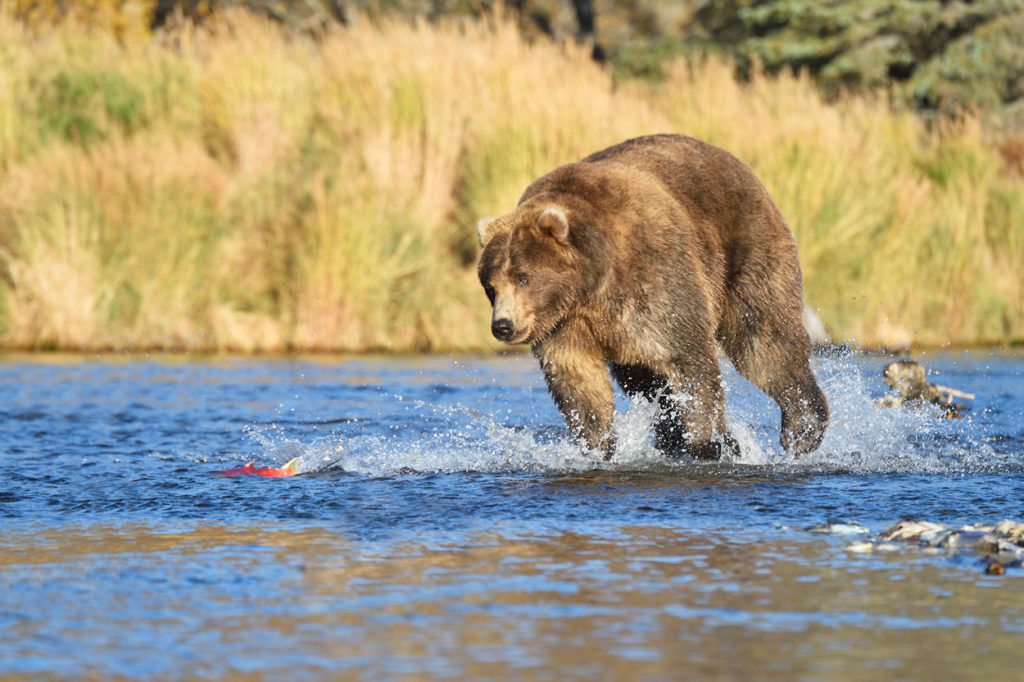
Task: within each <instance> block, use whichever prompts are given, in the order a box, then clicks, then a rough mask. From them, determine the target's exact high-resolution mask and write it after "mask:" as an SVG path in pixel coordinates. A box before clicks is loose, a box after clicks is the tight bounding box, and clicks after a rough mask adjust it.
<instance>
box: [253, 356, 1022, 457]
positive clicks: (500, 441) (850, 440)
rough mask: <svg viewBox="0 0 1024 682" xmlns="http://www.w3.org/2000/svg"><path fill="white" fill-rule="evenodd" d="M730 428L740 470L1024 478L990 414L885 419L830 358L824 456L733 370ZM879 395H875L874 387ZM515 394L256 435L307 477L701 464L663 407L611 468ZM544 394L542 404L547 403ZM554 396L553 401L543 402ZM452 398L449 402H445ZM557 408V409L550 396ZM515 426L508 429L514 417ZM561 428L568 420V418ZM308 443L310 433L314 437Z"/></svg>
mask: <svg viewBox="0 0 1024 682" xmlns="http://www.w3.org/2000/svg"><path fill="white" fill-rule="evenodd" d="M723 370H724V373H725V382H726V399H727V406H728V407H727V411H728V422H729V426H730V429H731V431H732V433H733V434H734V436H735V437H736V439H737V441H738V442H739V444H740V449H741V454H740V456H739V457H738V458H737V459H736V461H734V462H730V463H728V464H730V465H731V466H736V467H751V466H753V467H766V468H778V469H782V470H800V471H807V472H849V473H938V474H959V473H972V472H991V471H999V470H1017V469H1019V468H1020V456H1019V453H1017V454H1015V455H1008V454H1006V453H1002V454H1001V453H998V452H996V451H995V450H994V449H993V448H992V447H991V446H990V445H989V444H988V443H987V442H986V441H985V437H984V436H985V434H984V433H983V432H984V429H985V414H984V413H977V412H969V413H968V415H967V417H966V418H964V419H953V420H951V419H939V418H937V417H938V414H937V411H934V412H933V411H931V410H929V409H923V410H907V409H885V408H879V407H877V406H876V405H875V404H874V401H875V397H876V396H877V395H878V394H880V393H881V388H882V387H881V383H880V381H879V380H878V379H877V378H875V377H867V376H865V374H864V372H863V371H862V369H861V367H860V366H859V365H858V363H857V362H856V361H855V360H854V359H853V358H852V357H851V356H849V355H847V356H836V357H828V358H821V359H819V360H817V361H816V367H815V370H816V373H817V375H818V378H819V382H820V383H821V385H822V388H823V390H824V391H825V394H826V395H827V397H828V400H829V404H830V407H831V411H832V418H831V423H830V425H829V429H828V431H827V433H826V436H825V439H824V442H823V443H822V445H821V447H820V448H819V449H818V450H817V451H815V452H813V453H810V454H808V455H804V456H802V457H799V458H796V457H793V456H791V455H789V454H787V453H785V452H784V451H783V450H782V448H781V446H780V445H779V443H778V436H779V411H778V407H777V406H776V405H775V404H774V403H773V402H772V401H771V400H770V399H769V398H767V397H766V396H765V395H764V394H762V393H761V392H760V391H758V390H757V389H756V388H754V387H753V386H752V385H751V384H749V383H748V382H746V381H745V380H744V379H742V378H741V377H739V375H738V374H737V373H736V372H735V371H734V370H733V369H732V368H731V367H730V366H728V363H727V362H723ZM873 386H874V387H875V390H872V387H873ZM527 391H528V389H527V388H526V387H518V386H517V387H515V388H514V389H512V390H511V391H510V395H509V396H508V400H509V401H510V402H511V403H512V404H513V408H510V409H507V410H503V409H501V406H496V409H495V411H494V412H482V411H481V405H482V404H489V403H490V401H489V400H481V401H480V402H479V403H474V404H472V405H467V404H465V403H464V402H463V400H465V399H466V396H465V395H463V394H460V393H456V394H453V395H452V399H454V400H457V401H458V402H454V403H443V402H435V401H422V400H403V398H402V396H394V397H393V399H392V400H391V401H390V403H386V404H384V405H382V406H381V408H382V410H384V411H385V412H386V414H382V415H381V416H380V420H379V421H378V423H376V424H360V423H359V422H358V421H355V422H353V423H350V424H346V425H344V426H345V428H344V429H341V430H337V431H334V432H332V433H331V434H329V435H326V436H319V437H317V438H316V439H314V440H311V441H310V440H303V438H304V436H302V435H299V436H296V435H293V434H290V433H289V429H288V428H282V427H281V426H280V425H277V424H275V425H270V426H268V427H259V428H253V429H252V430H251V435H252V436H253V438H254V440H255V441H256V444H257V446H258V447H259V448H260V449H261V450H262V453H261V454H260V455H258V457H259V458H261V459H263V460H266V459H268V458H269V459H272V460H274V461H279V462H284V461H287V460H288V459H291V458H293V457H299V468H300V471H315V470H323V469H326V468H334V469H341V470H344V471H346V472H350V473H354V474H360V475H364V476H371V477H372V476H390V475H395V474H401V473H413V472H416V473H427V472H430V473H436V472H456V471H460V472H492V473H497V472H577V471H587V470H592V469H615V470H644V469H649V468H662V469H663V468H666V467H669V468H670V467H692V466H701V465H700V464H699V463H698V464H695V463H693V462H689V461H686V460H684V461H680V462H670V461H668V460H666V458H664V457H663V456H662V455H661V454H660V453H659V452H658V451H657V450H656V449H655V448H654V447H653V445H652V442H651V434H652V428H653V427H652V425H653V422H654V420H655V418H656V410H655V408H654V406H652V405H651V404H649V403H647V402H646V401H643V400H639V401H628V400H626V399H624V398H623V397H622V396H619V410H618V412H617V414H616V419H615V423H614V426H613V431H614V434H615V438H616V443H617V450H616V454H615V456H614V457H613V458H612V460H611V461H608V462H605V461H603V460H601V458H600V457H598V456H596V455H595V454H594V453H585V452H582V451H581V450H580V449H579V448H578V447H577V446H576V445H575V443H574V442H572V440H571V439H570V438H569V436H568V433H567V430H566V429H565V427H564V425H563V424H561V422H560V420H558V421H556V422H553V421H552V417H551V411H550V410H552V409H553V408H551V406H550V405H545V407H544V409H543V411H542V412H543V413H542V414H538V411H537V410H538V409H539V408H537V407H536V405H535V404H534V405H533V408H532V409H533V412H532V413H531V412H530V408H529V406H530V405H531V403H530V402H529V398H530V397H531V396H526V397H525V398H524V396H518V395H513V392H524V394H525V392H527ZM534 393H535V394H534V395H533V396H532V397H533V398H534V399H535V400H536V399H537V398H538V397H539V396H538V395H536V392H534ZM541 395H542V394H541ZM442 398H443V397H442ZM544 399H545V400H546V401H549V400H550V399H548V398H546V396H545V397H544ZM519 408H525V410H520V411H518V412H517V411H516V410H518V409H519ZM503 418H504V419H505V421H503V420H502V419H503ZM556 418H557V417H556ZM307 436H308V432H307Z"/></svg>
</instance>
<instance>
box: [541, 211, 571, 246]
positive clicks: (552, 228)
mask: <svg viewBox="0 0 1024 682" xmlns="http://www.w3.org/2000/svg"><path fill="white" fill-rule="evenodd" d="M537 227H539V228H540V231H541V232H543V233H544V234H547V235H550V236H551V237H553V238H554V239H555V241H557V242H558V243H559V244H565V245H568V244H569V221H568V220H567V219H566V217H565V214H564V213H562V211H561V209H557V208H554V207H552V208H546V209H544V212H543V213H541V214H540V215H539V216H537Z"/></svg>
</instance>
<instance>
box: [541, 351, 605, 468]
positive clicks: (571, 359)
mask: <svg viewBox="0 0 1024 682" xmlns="http://www.w3.org/2000/svg"><path fill="white" fill-rule="evenodd" d="M534 354H535V355H536V356H537V358H538V359H539V360H540V366H541V369H542V370H543V371H544V379H545V381H547V385H548V391H550V392H551V396H552V397H553V398H554V399H555V404H556V405H558V409H559V411H561V413H562V416H563V417H565V422H566V424H567V425H568V426H569V431H570V433H572V435H573V438H575V439H576V440H577V441H579V442H581V444H583V445H585V446H586V447H587V448H589V449H590V450H596V451H600V452H601V453H602V455H604V458H605V459H611V456H612V453H613V452H614V450H615V443H614V438H613V437H612V434H611V427H612V420H613V418H614V417H615V395H614V393H613V392H612V383H611V380H610V379H609V377H608V369H607V367H606V366H605V362H604V358H603V357H602V356H601V355H600V354H599V353H597V352H596V349H590V348H585V347H583V346H582V345H581V344H579V343H573V344H560V343H557V342H552V341H548V342H546V343H542V344H538V345H537V346H536V347H535V348H534Z"/></svg>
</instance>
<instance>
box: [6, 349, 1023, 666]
mask: <svg viewBox="0 0 1024 682" xmlns="http://www.w3.org/2000/svg"><path fill="white" fill-rule="evenodd" d="M919 359H921V360H922V361H923V362H924V363H925V365H926V366H927V367H928V368H929V369H930V370H931V371H932V377H931V378H932V380H933V381H935V382H936V383H941V384H944V385H947V386H952V387H955V388H958V389H961V390H963V391H968V392H971V393H975V394H976V395H977V398H976V400H974V401H971V403H970V407H971V410H970V412H968V413H967V417H966V418H965V419H961V420H942V419H937V418H936V415H935V414H934V413H930V412H928V411H924V412H912V411H901V410H885V409H880V408H876V407H875V406H874V404H873V399H874V398H875V397H877V396H879V395H881V394H882V393H883V392H884V391H885V386H884V385H883V384H882V382H881V379H880V375H881V370H882V367H883V366H884V364H885V362H887V361H888V359H887V358H883V357H880V356H872V355H857V354H845V355H834V356H830V357H822V358H817V359H816V361H815V370H816V372H817V374H818V376H819V379H820V380H821V383H822V385H823V388H824V390H825V392H826V394H827V396H828V398H829V400H830V403H831V406H832V411H833V423H832V426H831V427H830V430H829V433H828V435H827V436H826V439H825V442H824V444H823V446H822V448H821V449H820V450H819V451H818V452H815V453H813V454H812V455H810V456H805V457H804V458H801V459H799V460H794V459H793V458H791V457H789V456H787V455H786V454H785V453H783V452H782V451H781V449H780V447H779V445H778V443H777V439H778V413H777V408H776V407H775V406H774V404H773V403H771V402H770V401H769V400H768V399H767V398H765V397H764V396H763V395H761V394H760V393H758V392H757V391H756V389H754V388H753V387H752V386H751V385H750V384H748V383H746V382H745V381H743V380H742V379H740V378H739V377H738V376H737V375H736V373H735V372H733V371H732V370H731V368H728V367H727V368H726V382H727V401H728V414H729V422H730V426H731V428H732V429H733V431H734V433H735V434H736V435H737V438H738V440H739V441H740V445H741V449H742V454H741V456H740V458H739V459H738V460H737V461H731V462H721V463H714V464H708V463H688V462H679V463H670V462H666V461H665V460H664V459H663V458H662V457H661V456H660V455H659V454H658V452H657V451H656V450H654V449H653V448H652V446H651V444H650V430H651V429H650V421H651V419H652V410H651V408H650V406H649V405H644V404H631V403H630V402H629V401H628V400H627V399H625V398H624V397H622V396H619V415H618V417H617V420H616V424H615V430H616V435H617V439H618V443H619V452H618V453H617V455H616V457H615V458H614V459H613V460H612V461H611V462H608V463H605V462H599V461H596V460H594V459H593V458H592V457H590V456H588V455H586V454H585V453H581V452H579V451H578V449H577V448H576V447H575V446H574V445H573V444H572V443H571V442H570V441H569V439H568V437H567V433H566V430H565V427H564V424H563V422H562V419H561V417H560V416H559V415H558V413H557V411H556V410H555V408H554V406H553V404H552V402H551V400H550V399H549V398H548V396H547V394H546V391H545V389H544V386H543V380H542V378H541V376H540V374H539V371H538V370H537V368H536V366H535V363H534V361H533V360H532V359H531V358H529V357H528V356H523V355H512V356H508V357H493V358H491V357H458V358H452V357H409V358H394V357H371V358H323V359H308V358H295V359H277V360H266V359H230V358H229V359H219V358H214V359H201V358H200V359H189V358H180V357H173V356H166V357H161V358H155V359H149V358H141V357H123V356H102V357H95V358H91V357H55V358H48V357H25V356H20V357H8V358H6V359H4V360H3V361H0V394H2V399H0V462H2V465H3V468H4V472H5V473H4V476H3V478H2V479H0V677H12V678H19V677H26V678H33V677H37V676H41V677H46V678H53V677H57V678H66V679H72V678H74V679H80V678H82V677H95V678H109V677H114V676H123V677H129V678H160V679H185V678H194V677H197V676H200V677H203V676H213V677H219V678H242V677H247V676H251V677H258V678H259V677H273V678H279V677H280V676H281V675H286V676H287V677H289V678H292V679H324V678H339V679H340V678H345V679H352V678H355V679H360V678H366V679H393V678H406V677H409V676H412V677H414V678H415V677H417V676H419V677H423V678H432V679H438V678H448V679H451V678H455V679H465V678H466V677H483V678H488V677H491V678H494V677H498V678H508V677H513V678H529V679H565V678H566V677H588V678H589V677H596V678H603V679H629V678H641V677H642V678H645V679H659V678H661V679H679V678H680V677H681V674H680V671H681V670H687V671H689V672H690V673H691V675H690V677H695V678H701V677H712V678H723V677H724V678H737V679H739V678H746V677H749V676H751V675H754V676H757V677H761V678H776V677H777V678H779V679H794V678H815V679H849V678H850V676H851V675H853V676H857V674H858V673H864V674H865V675H869V676H871V677H881V678H887V677H893V678H902V679H908V678H918V677H924V676H928V675H932V676H935V675H937V676H938V677H940V678H948V677H950V676H952V677H956V676H957V674H960V673H962V674H963V675H967V674H970V675H972V676H973V675H975V674H977V673H979V672H981V673H985V674H989V675H992V676H995V678H996V679H1003V678H1005V679H1009V677H1004V675H1006V674H1008V673H1010V672H1011V671H1013V670H1015V666H1017V665H1024V654H1019V653H1017V652H1018V651H1019V650H1021V647H1020V645H1019V643H1020V641H1021V640H1020V637H1022V636H1024V586H1022V582H1021V577H1022V576H1024V569H1021V568H1017V567H1014V566H1012V565H1011V566H1010V567H1009V568H1007V572H1006V575H1004V576H988V575H985V574H984V568H985V564H984V560H983V559H982V558H981V557H978V556H975V555H971V554H969V553H963V552H961V553H955V554H953V553H943V554H935V553H928V552H924V551H921V550H920V549H919V548H917V547H911V546H908V547H906V548H904V549H902V550H901V551H899V552H896V553H892V554H888V555H885V556H882V555H871V556H866V557H865V556H856V555H853V554H851V553H850V552H848V551H847V550H846V547H847V545H848V544H849V538H844V537H840V536H819V535H813V534H810V533H807V532H806V531H805V530H804V529H805V528H807V527H808V526H811V525H813V524H816V523H820V522H823V521H825V520H828V519H849V520H855V521H857V522H859V523H860V524H863V525H865V526H867V527H868V528H869V529H871V531H873V532H874V533H877V532H880V531H881V530H882V529H884V528H885V527H886V526H887V525H889V524H891V523H894V522H896V521H899V520H901V519H907V518H918V519H925V520H929V521H936V522H940V523H946V524H950V525H956V526H961V525H964V524H970V523H994V522H997V521H999V520H1002V519H1006V518H1009V519H1015V520H1018V521H1024V476H1022V473H1024V418H1022V417H1021V415H1022V414H1024V358H1022V357H1021V356H1020V355H1019V354H1018V353H1013V352H990V351H974V352H946V353H938V354H931V355H925V356H922V357H920V358H919ZM293 457H298V458H299V467H300V470H301V471H303V472H304V473H303V475H300V476H296V477H293V478H287V479H266V478H256V477H243V478H223V477H218V476H214V475H212V472H214V471H216V470H219V469H227V468H231V467H237V466H241V465H242V464H244V463H245V462H247V461H249V460H256V462H257V464H258V465H271V464H278V465H279V464H282V463H284V462H285V461H287V460H290V459H292V458H293ZM979 647H983V648H984V651H985V653H984V655H982V654H978V653H977V652H978V651H979ZM864 671H868V672H866V673H865V672H864Z"/></svg>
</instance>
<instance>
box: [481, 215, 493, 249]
mask: <svg viewBox="0 0 1024 682" xmlns="http://www.w3.org/2000/svg"><path fill="white" fill-rule="evenodd" d="M497 231H498V221H497V220H495V219H494V218H481V219H480V220H479V221H477V224H476V240H477V241H478V242H480V248H483V247H485V246H487V242H489V241H491V237H493V236H494V233H495V232H497Z"/></svg>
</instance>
